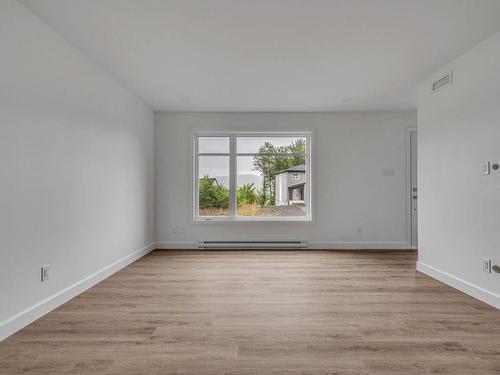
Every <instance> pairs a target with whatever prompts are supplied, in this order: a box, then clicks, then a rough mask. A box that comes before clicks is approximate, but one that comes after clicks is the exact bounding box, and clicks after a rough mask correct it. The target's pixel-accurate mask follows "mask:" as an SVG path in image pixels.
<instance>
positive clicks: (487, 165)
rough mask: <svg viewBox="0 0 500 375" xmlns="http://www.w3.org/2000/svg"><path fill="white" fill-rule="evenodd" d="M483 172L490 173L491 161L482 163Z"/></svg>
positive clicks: (484, 173)
mask: <svg viewBox="0 0 500 375" xmlns="http://www.w3.org/2000/svg"><path fill="white" fill-rule="evenodd" d="M481 174H483V175H488V174H490V162H489V161H483V162H482V163H481Z"/></svg>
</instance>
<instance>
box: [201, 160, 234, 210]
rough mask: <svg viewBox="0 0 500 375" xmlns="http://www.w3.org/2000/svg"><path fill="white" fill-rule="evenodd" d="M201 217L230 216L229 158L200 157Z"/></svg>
mask: <svg viewBox="0 0 500 375" xmlns="http://www.w3.org/2000/svg"><path fill="white" fill-rule="evenodd" d="M198 202H199V207H198V210H199V211H198V214H199V216H228V215H229V156H199V159H198Z"/></svg>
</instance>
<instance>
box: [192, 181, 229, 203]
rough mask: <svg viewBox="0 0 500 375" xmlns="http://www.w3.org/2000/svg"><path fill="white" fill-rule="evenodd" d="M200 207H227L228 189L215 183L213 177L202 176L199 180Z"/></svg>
mask: <svg viewBox="0 0 500 375" xmlns="http://www.w3.org/2000/svg"><path fill="white" fill-rule="evenodd" d="M199 184H200V185H199V205H200V208H228V207H229V190H228V189H226V188H225V187H224V186H221V185H219V184H218V183H217V181H216V180H215V178H210V177H209V176H203V178H200V180H199Z"/></svg>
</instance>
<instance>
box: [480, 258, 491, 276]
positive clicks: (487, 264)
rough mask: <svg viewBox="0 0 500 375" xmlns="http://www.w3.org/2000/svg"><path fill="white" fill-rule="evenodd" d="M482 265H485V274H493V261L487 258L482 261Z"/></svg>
mask: <svg viewBox="0 0 500 375" xmlns="http://www.w3.org/2000/svg"><path fill="white" fill-rule="evenodd" d="M481 264H482V265H483V272H486V273H491V260H490V259H487V258H483V259H481Z"/></svg>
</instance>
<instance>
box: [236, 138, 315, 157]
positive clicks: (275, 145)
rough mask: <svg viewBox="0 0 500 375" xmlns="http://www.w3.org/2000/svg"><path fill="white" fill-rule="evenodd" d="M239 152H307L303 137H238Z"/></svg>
mask: <svg viewBox="0 0 500 375" xmlns="http://www.w3.org/2000/svg"><path fill="white" fill-rule="evenodd" d="M236 145H237V152H238V153H299V152H300V153H305V152H306V139H305V138H301V137H237V139H236Z"/></svg>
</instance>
